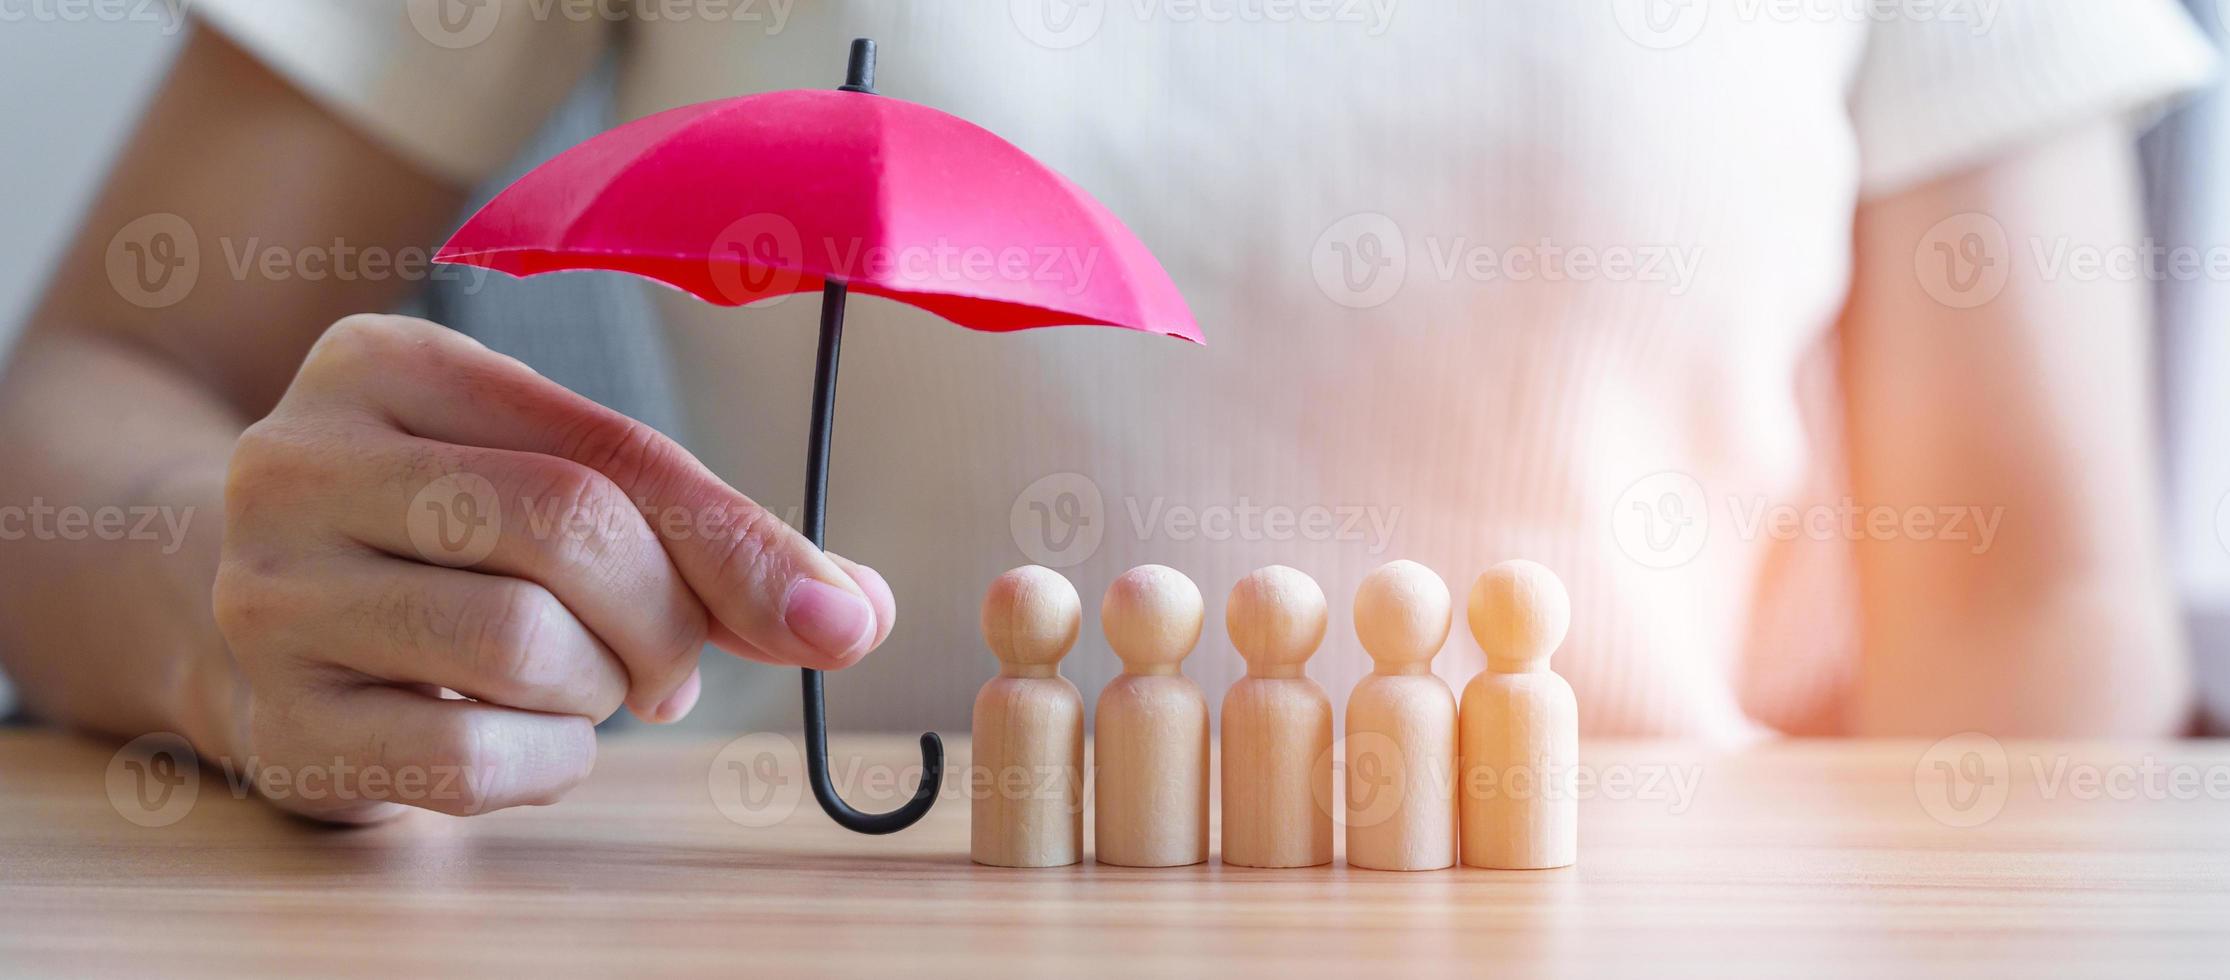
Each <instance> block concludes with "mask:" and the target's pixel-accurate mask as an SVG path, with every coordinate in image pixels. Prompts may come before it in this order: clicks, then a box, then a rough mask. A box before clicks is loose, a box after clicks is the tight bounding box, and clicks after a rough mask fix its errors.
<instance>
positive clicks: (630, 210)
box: [435, 38, 1206, 834]
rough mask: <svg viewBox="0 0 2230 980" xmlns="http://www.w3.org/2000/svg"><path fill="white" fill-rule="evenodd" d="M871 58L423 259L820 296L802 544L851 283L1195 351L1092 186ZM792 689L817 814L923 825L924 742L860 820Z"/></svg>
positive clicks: (1176, 303) (609, 143) (727, 299)
mask: <svg viewBox="0 0 2230 980" xmlns="http://www.w3.org/2000/svg"><path fill="white" fill-rule="evenodd" d="M874 65H875V44H874V42H873V41H869V40H866V39H864V38H862V39H860V40H857V41H854V42H852V58H851V64H850V69H849V72H848V74H847V79H846V82H845V84H844V86H843V87H842V88H841V89H839V90H837V91H833V92H823V91H790V92H772V93H768V94H765V95H749V96H743V97H740V98H734V99H725V100H721V101H717V102H707V103H704V104H701V105H694V106H686V107H683V108H680V109H674V110H671V111H668V112H663V113H659V114H657V115H654V116H650V117H647V118H644V119H641V120H638V121H636V122H634V123H631V124H628V125H626V126H622V127H620V128H618V129H615V130H612V131H611V132H609V133H605V134H604V135H602V136H599V137H596V138H595V139H592V140H589V141H588V142H586V143H583V144H581V145H580V146H577V147H574V148H573V149H571V150H568V151H566V152H565V153H564V154H561V155H560V156H558V157H557V158H556V159H554V160H552V161H550V162H549V163H546V164H544V165H542V166H541V167H539V168H537V169H536V170H535V171H534V172H532V173H529V174H527V175H526V176H525V177H522V178H520V179H519V181H518V182H517V183H516V184H513V185H512V186H511V187H510V188H508V189H506V190H505V191H504V192H503V193H502V194H500V195H497V197H496V198H495V200H493V201H491V202H489V203H488V206H487V207H485V208H482V209H481V210H480V213H479V214H476V215H474V216H473V217H472V219H471V220H470V221H467V222H466V223H465V226H464V227H463V228H462V229H460V230H459V231H458V232H457V234H456V235H455V236H454V237H452V238H451V239H450V241H449V243H448V244H447V245H446V246H444V247H443V248H442V250H441V251H440V252H439V253H438V254H437V255H436V256H435V260H436V261H439V262H451V263H459V264H465V265H476V266H482V267H485V268H489V269H494V270H497V271H499V272H505V273H509V274H511V275H515V276H532V275H538V274H540V273H545V272H558V271H563V270H581V269H602V270H609V271H614V272H627V273H633V274H635V275H639V276H645V277H647V278H650V279H653V280H656V281H658V282H663V283H666V284H667V285H670V286H673V287H675V288H678V289H681V290H684V291H686V292H688V293H690V294H691V295H694V296H696V297H698V298H699V299H702V300H705V301H706V302H709V303H717V304H720V305H723V306H742V305H745V304H748V303H754V302H758V301H760V300H766V299H771V298H774V297H777V296H785V295H788V294H791V293H799V292H807V291H811V290H815V289H818V290H820V291H821V337H820V354H819V357H818V358H817V359H816V361H815V374H814V385H813V430H812V432H811V434H810V436H809V440H808V442H807V452H808V455H807V459H806V490H805V515H804V518H805V519H804V527H803V528H802V529H801V530H803V531H804V532H805V535H806V537H808V538H809V539H811V540H812V542H813V544H814V545H815V546H820V545H822V544H823V542H824V541H825V537H824V533H823V532H824V530H825V528H824V519H825V517H826V504H827V500H828V458H829V448H830V435H831V432H832V430H833V428H834V425H835V421H834V420H835V414H836V374H837V361H838V353H839V350H840V347H841V343H842V338H843V331H844V306H845V299H846V295H847V294H848V293H851V292H860V293H866V294H869V295H872V296H882V297H885V298H888V299H893V300H897V301H898V302H901V303H907V304H910V305H913V306H918V307H920V308H922V309H925V310H928V311H930V312H932V313H935V314H937V315H939V316H941V317H944V318H945V319H947V320H950V321H952V322H953V323H956V324H959V325H961V326H963V327H968V328H970V329H974V330H987V331H993V332H1004V331H1010V330H1025V329H1029V328H1031V327H1046V326H1054V325H1056V324H1077V325H1099V326H1111V327H1123V328H1127V329H1132V330H1142V331H1146V332H1149V333H1158V334H1166V335H1168V336H1172V337H1178V338H1182V339H1184V340H1189V341H1192V342H1193V343H1196V344H1202V343H1206V340H1205V339H1203V338H1202V336H1201V333H1200V327H1199V325H1198V324H1197V323H1195V322H1194V321H1193V317H1192V311H1191V310H1190V309H1189V308H1187V307H1186V305H1185V300H1184V297H1183V296H1180V295H1179V294H1178V292H1177V287H1176V284H1174V283H1172V282H1171V281H1170V278H1169V274H1168V273H1167V272H1164V271H1163V270H1162V267H1161V263H1159V262H1156V261H1155V260H1154V256H1153V254H1152V253H1150V252H1148V251H1147V250H1146V246H1144V245H1142V244H1140V243H1139V241H1138V238H1137V236H1135V235H1132V234H1131V233H1130V230H1129V229H1127V228H1125V227H1123V223H1122V222H1121V221H1118V220H1116V218H1115V216H1114V215H1113V214H1110V213H1109V212H1108V210H1107V209H1106V208H1105V207H1103V206H1101V205H1100V203H1099V202H1098V201H1095V200H1093V199H1092V197H1091V195H1089V194H1086V193H1084V192H1083V191H1082V190H1080V189H1079V188H1078V187H1077V186H1076V185H1075V184H1073V183H1070V182H1069V181H1068V179H1067V178H1065V177H1062V176H1061V175H1060V174H1057V173H1055V172H1053V171H1052V170H1051V169H1049V168H1047V167H1046V166H1045V165H1043V164H1041V163H1039V162H1037V161H1036V160H1034V159H1031V157H1030V155H1029V154H1027V153H1024V152H1022V151H1021V150H1019V149H1016V148H1015V147H1014V145H1013V144H1011V143H1008V142H1007V141H1005V140H1003V139H1000V138H999V137H997V136H994V135H992V134H991V133H990V132H989V131H987V130H984V129H982V128H981V127H978V126H975V125H973V124H971V123H968V122H966V121H964V120H961V119H959V118H957V117H954V116H950V115H947V114H945V113H942V112H939V111H937V110H935V109H931V108H928V107H926V106H921V105H916V104H914V103H911V102H901V101H898V100H896V99H886V98H883V97H880V96H877V95H875V94H874V87H875V86H874V72H875V69H874ZM803 682H804V696H805V737H806V743H807V744H806V753H805V761H806V775H807V779H808V780H809V782H810V783H811V785H812V787H813V796H814V798H815V799H816V800H818V801H819V802H820V804H821V809H822V810H823V811H825V812H827V813H828V815H829V817H830V818H831V819H834V820H835V821H836V822H837V823H838V824H840V825H842V826H844V827H846V828H848V829H851V830H855V831H858V832H860V833H863V834H887V833H892V832H895V831H899V830H903V829H905V828H907V827H909V826H912V825H913V824H914V823H915V822H916V821H918V820H920V819H921V818H922V817H923V816H926V815H927V814H928V812H929V808H930V807H931V806H933V805H935V803H936V802H937V792H938V788H939V786H940V785H941V783H942V779H943V772H944V745H943V743H942V742H941V741H940V740H939V739H938V738H937V734H936V733H935V732H929V733H926V734H924V735H923V736H922V737H921V751H922V776H921V783H920V784H919V785H918V786H916V787H915V790H914V796H913V798H912V799H911V800H909V801H908V802H907V803H906V804H905V805H903V806H901V807H899V808H898V809H896V810H893V811H890V812H888V813H862V812H860V811H858V810H855V809H853V808H852V807H851V806H850V805H849V804H846V803H845V802H844V800H843V799H842V798H840V797H839V796H837V793H836V789H835V786H834V784H833V783H832V782H831V781H830V778H829V772H828V731H827V725H826V715H825V712H824V708H823V704H822V683H821V674H820V672H819V671H813V670H807V671H804V672H803Z"/></svg>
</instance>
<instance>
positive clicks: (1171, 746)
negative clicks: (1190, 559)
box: [1092, 565, 1209, 868]
mask: <svg viewBox="0 0 2230 980" xmlns="http://www.w3.org/2000/svg"><path fill="white" fill-rule="evenodd" d="M1204 616H1205V611H1204V610H1203V608H1202V604H1201V599H1200V588H1199V587H1198V586H1195V585H1194V584H1193V583H1192V580H1191V579H1188V578H1186V577H1185V576H1184V574H1183V573H1181V572H1178V571H1177V570H1176V569H1173V568H1165V567H1163V566H1160V565H1141V566H1139V567H1137V568H1133V569H1131V570H1130V571H1127V572H1124V573H1123V574H1122V575H1120V576H1118V577H1117V578H1116V579H1115V581H1114V583H1113V584H1111V585H1109V586H1108V587H1107V595H1106V596H1105V598H1103V599H1102V600H1101V602H1100V629H1101V630H1102V631H1103V632H1105V633H1106V635H1107V645H1108V647H1109V648H1111V649H1113V650H1114V651H1115V656H1116V657H1118V658H1120V659H1121V660H1122V662H1123V673H1122V674H1121V675H1119V676H1117V677H1116V678H1115V679H1114V680H1112V681H1109V682H1108V683H1107V686H1106V687H1104V688H1101V689H1100V699H1099V709H1098V710H1097V711H1096V712H1094V713H1093V716H1092V726H1093V727H1092V777H1093V780H1094V782H1093V785H1092V791H1093V799H1092V804H1093V816H1094V817H1095V818H1096V820H1097V829H1096V830H1095V832H1094V833H1093V835H1092V843H1093V850H1094V851H1095V852H1097V856H1098V858H1099V860H1100V861H1101V862H1103V863H1106V864H1119V865H1124V866H1126V867H1133V868H1174V867H1181V866H1183V865H1187V864H1199V863H1200V862H1202V861H1206V860H1208V772H1209V762H1208V700H1207V698H1206V697H1204V696H1203V695H1202V694H1201V693H1200V686H1199V685H1197V684H1194V683H1193V682H1192V678H1189V677H1186V676H1185V675H1184V674H1183V673H1181V672H1179V667H1180V666H1181V665H1182V664H1183V663H1184V660H1185V656H1186V655H1187V654H1190V653H1191V652H1192V648H1193V646H1194V644H1197V643H1199V642H1200V627H1201V623H1202V620H1203V617H1204Z"/></svg>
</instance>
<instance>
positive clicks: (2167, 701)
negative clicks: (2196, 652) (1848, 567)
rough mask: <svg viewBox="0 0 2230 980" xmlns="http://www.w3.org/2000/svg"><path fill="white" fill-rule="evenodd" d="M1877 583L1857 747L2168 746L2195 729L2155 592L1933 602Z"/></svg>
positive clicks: (2092, 590)
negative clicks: (2011, 740)
mask: <svg viewBox="0 0 2230 980" xmlns="http://www.w3.org/2000/svg"><path fill="white" fill-rule="evenodd" d="M1863 567H1865V566H1863V565H1862V568H1863ZM1875 572H1876V573H1877V574H1873V575H1871V576H1870V578H1871V579H1872V582H1871V584H1869V585H1868V586H1865V587H1864V589H1865V591H1867V592H1869V593H1870V594H1869V595H1868V598H1867V601H1866V602H1865V605H1864V608H1865V609H1866V615H1865V618H1864V625H1863V633H1864V636H1865V644H1864V657H1863V661H1862V663H1863V665H1864V666H1863V667H1862V669H1861V670H1860V673H1859V684H1858V692H1857V697H1856V699H1855V701H1854V709H1855V710H1854V712H1853V714H1852V717H1851V719H1850V721H1851V728H1852V733H1853V734H1858V735H1941V734H1946V733H1951V732H1958V731H1981V732H1987V733H1990V734H1992V735H1997V736H2002V737H2012V736H2085V735H2100V736H2155V737H2158V736H2171V735H2176V734H2180V733H2181V732H2182V731H2183V730H2184V728H2185V727H2186V726H2187V725H2188V721H2189V718H2190V705H2191V703H2192V680H2191V674H2190V670H2189V667H2188V664H2189V657H2188V655H2187V653H2186V651H2185V649H2184V644H2183V638H2182V636H2181V632H2180V629H2179V627H2178V626H2177V624H2176V619H2175V616H2174V613H2173V609H2172V607H2171V605H2170V603H2169V602H2168V601H2167V600H2166V598H2165V595H2166V592H2165V590H2160V589H2158V587H2157V585H2156V584H2154V583H2132V582H2129V581H2127V580H2120V579H2117V580H2111V581H2086V580H2084V579H2083V578H2081V577H2080V576H2073V575H2070V576H2061V577H2059V578H2057V579H2056V580H2053V581H2049V582H2034V581H2030V579H2031V578H2032V577H2031V576H2025V575H2008V576H2006V579H2007V580H2008V581H2011V582H2014V583H2017V584H2015V585H2013V586H2012V587H2010V588H2003V589H1988V588H1972V589H1960V588H1957V587H1947V590H1946V591H1942V592H1938V593H1936V594H1932V595H1923V594H1920V593H1919V592H1918V590H1917V589H1916V588H1913V587H1911V585H1917V583H1910V584H1908V585H1906V586H1900V585H1898V584H1895V583H1896V580H1894V579H1890V578H1889V577H1888V576H1887V575H1886V574H1882V573H1880V572H1881V570H1880V569H1879V568H1878V567H1877V568H1876V569H1875ZM1954 595H1963V598H1961V599H1958V600H1955V601H1947V599H1948V598H1949V597H1951V596H1954Z"/></svg>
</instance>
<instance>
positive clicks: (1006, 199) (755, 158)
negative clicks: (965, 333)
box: [436, 90, 1204, 343]
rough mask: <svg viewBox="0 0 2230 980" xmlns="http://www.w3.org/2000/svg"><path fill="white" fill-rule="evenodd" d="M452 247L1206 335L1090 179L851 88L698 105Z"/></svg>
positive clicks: (1003, 317) (583, 164)
mask: <svg viewBox="0 0 2230 980" xmlns="http://www.w3.org/2000/svg"><path fill="white" fill-rule="evenodd" d="M436 260H437V261H441V262H454V263H462V264H467V265H477V266H483V267H486V268H489V269H494V270H496V271H499V272H505V273H509V274H511V275H515V276H531V275H535V274H537V273H544V272H555V271H560V270H575V269H607V270H612V271H617V272H629V273H634V274H636V275H640V276H645V277H648V278H651V279H654V280H657V281H659V282H663V283H666V284H668V285H670V286H674V287H675V288H678V289H681V290H684V291H686V292H688V293H690V294H691V295H694V296H696V297H697V298H699V299H702V300H704V301H706V302H708V303H716V304H719V305H722V306H741V305H744V304H746V303H753V302H757V301H759V300H763V299H767V298H770V297H774V296H780V295H786V294H789V293H796V292H806V291H811V290H818V289H820V288H822V284H823V283H824V282H826V281H828V280H830V279H836V280H840V281H842V282H844V283H845V284H846V285H847V286H848V287H849V289H850V291H851V292H854V293H866V294H869V295H872V296H882V297H886V298H889V299H893V300H897V301H899V302H902V303H907V304H910V305H913V306H918V307H920V308H922V309H925V310H928V311H930V312H932V313H935V314H937V315H939V316H941V317H943V318H945V319H947V320H950V321H952V322H953V323H956V324H959V325H960V326H963V327H968V328H970V329H974V330H988V331H1007V330H1022V329H1027V328H1030V327H1044V326H1054V325H1059V324H1089V325H1101V326H1113V327H1127V328H1130V329H1135V330H1144V331H1148V332H1152V333H1160V334H1167V335H1169V336H1173V337H1181V338H1183V339H1185V340H1189V341H1192V342H1194V343H1203V342H1204V340H1203V338H1202V337H1201V334H1200V328H1199V326H1198V325H1196V324H1195V323H1194V321H1193V317H1192V312H1191V311H1190V310H1189V309H1188V308H1187V307H1186V305H1185V301H1184V297H1182V296H1180V295H1179V294H1178V292H1177V287H1176V284H1174V283H1172V282H1171V281H1170V279H1169V274H1168V273H1166V272H1164V271H1162V267H1161V264H1160V263H1158V262H1156V261H1155V260H1154V257H1153V254H1152V253H1150V252H1148V251H1147V250H1146V247H1145V246H1144V245H1142V244H1140V243H1139V241H1138V238H1137V237H1136V236H1135V235H1132V234H1131V232H1130V230H1129V229H1127V228H1125V227H1124V226H1123V223H1122V222H1121V221H1118V220H1116V218H1115V216H1114V215H1112V214H1110V213H1108V210H1107V209H1106V208H1105V207H1104V206H1102V205H1101V204H1100V203H1099V202H1098V201H1096V200H1093V199H1092V197H1091V195H1089V194H1086V193H1085V192H1084V191H1082V190H1081V189H1079V188H1078V187H1077V186H1076V185H1075V184H1073V183H1071V182H1070V181H1069V180H1068V179H1067V178H1065V177H1063V176H1061V175H1060V174H1058V173H1055V172H1054V171H1053V170H1052V169H1050V168H1048V167H1046V166H1045V165H1044V164H1041V163H1039V162H1038V161H1036V160H1034V159H1032V158H1031V157H1030V155H1029V154H1027V153H1024V152H1022V151H1021V150H1019V149H1017V148H1015V146H1014V145H1013V144H1011V143H1008V142H1007V141H1006V140H1003V139H1000V138H999V137H998V136H995V135H993V134H992V133H991V132H990V131H988V130H985V129H983V128H982V127H979V126H976V125H974V124H972V123H969V122H967V121H965V120H963V119H960V118H958V117H956V116H951V115H947V114H945V113H943V112H939V111H938V110H935V109H932V108H929V107H927V106H923V105H918V104H915V103H912V102H902V101H899V100H897V99H889V98H881V97H875V98H861V97H860V96H859V95H858V94H856V93H852V92H842V91H815V90H800V91H788V92H770V93H766V94H763V95H747V96H743V97H740V98H733V99H723V100H720V101H717V102H707V103H703V104H700V105H693V106H685V107H682V108H679V109H673V110H669V111H667V112H663V113H659V114H657V115H654V116H650V117H647V118H644V119H641V120H638V121H636V122H634V123H631V124H629V125H626V126H622V127H620V128H618V129H615V130H613V131H611V132H609V133H606V134H604V135H602V136H599V137H597V138H595V139H592V140H590V141H588V142H587V143H584V144H582V145H580V146H578V147H575V148H574V149H572V150H570V151H568V152H566V153H565V154H563V155H561V156H559V157H558V158H556V159H554V160H552V161H550V162H549V163H547V164H545V165H543V166H542V167H541V168H540V169H538V170H536V171H535V172H534V173H532V174H529V175H528V176H527V177H526V178H525V179H522V180H520V181H519V182H518V183H517V184H515V185H513V186H512V187H511V188H510V189H508V190H506V191H504V192H503V193H502V194H501V195H500V196H498V197H497V198H496V199H495V200H494V201H492V202H490V203H489V204H488V206H487V207H486V208H484V209H482V210H481V211H480V213H479V214H478V215H475V216H474V217H473V218H472V220H471V221H469V222H467V223H466V224H465V226H464V228H463V229H462V230H460V231H458V232H457V234H456V236H455V237H454V238H452V239H451V240H450V242H449V244H448V245H447V246H445V247H443V248H442V250H441V252H440V253H439V254H438V255H437V256H436Z"/></svg>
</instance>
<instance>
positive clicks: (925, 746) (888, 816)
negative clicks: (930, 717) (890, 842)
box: [804, 670, 945, 834]
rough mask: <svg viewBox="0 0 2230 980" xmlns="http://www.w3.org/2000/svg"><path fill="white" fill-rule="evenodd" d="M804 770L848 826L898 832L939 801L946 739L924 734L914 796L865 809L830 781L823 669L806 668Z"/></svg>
mask: <svg viewBox="0 0 2230 980" xmlns="http://www.w3.org/2000/svg"><path fill="white" fill-rule="evenodd" d="M804 673H805V772H806V775H807V777H808V778H809V779H811V781H812V783H813V798H814V799H816V800H819V801H820V803H821V810H822V812H825V813H827V814H828V815H829V819H831V820H834V821H836V822H837V824H838V825H839V826H842V827H843V828H844V829H846V830H850V831H853V832H856V833H862V834H895V833H897V832H899V831H901V830H904V829H906V828H908V827H911V826H913V825H914V824H916V823H918V822H920V820H921V818H923V817H926V816H928V815H929V808H930V807H933V806H936V805H937V791H938V789H939V788H940V787H942V786H943V785H944V782H945V743H944V740H943V739H940V738H938V737H937V733H936V732H923V733H922V735H921V785H919V786H916V787H914V798H913V799H910V800H907V801H906V804H905V805H904V806H901V807H899V808H898V809H896V810H892V811H890V812H888V813H862V812H860V811H858V810H855V809H853V808H852V805H851V804H849V803H846V802H844V798H843V797H841V796H838V795H836V786H835V784H834V783H832V782H830V781H829V765H828V758H829V736H828V725H827V722H826V720H825V719H824V717H823V715H822V711H821V672H820V671H818V670H808V671H805V672H804Z"/></svg>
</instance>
